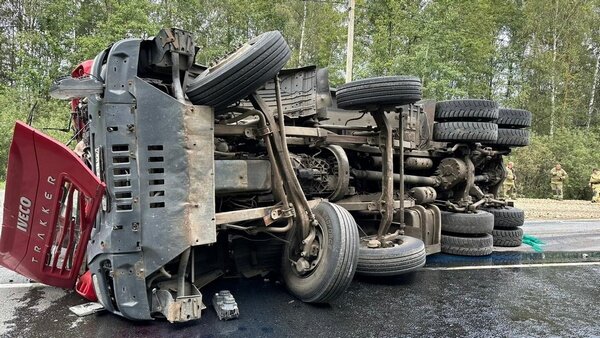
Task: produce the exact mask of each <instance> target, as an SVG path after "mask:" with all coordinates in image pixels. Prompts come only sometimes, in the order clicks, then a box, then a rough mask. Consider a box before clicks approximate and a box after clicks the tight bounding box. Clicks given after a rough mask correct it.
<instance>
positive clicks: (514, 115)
mask: <svg viewBox="0 0 600 338" xmlns="http://www.w3.org/2000/svg"><path fill="white" fill-rule="evenodd" d="M496 124H498V127H499V128H527V127H531V112H530V111H527V110H524V109H512V108H500V110H499V111H498V120H496Z"/></svg>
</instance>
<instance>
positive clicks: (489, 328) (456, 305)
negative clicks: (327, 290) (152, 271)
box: [0, 192, 600, 338]
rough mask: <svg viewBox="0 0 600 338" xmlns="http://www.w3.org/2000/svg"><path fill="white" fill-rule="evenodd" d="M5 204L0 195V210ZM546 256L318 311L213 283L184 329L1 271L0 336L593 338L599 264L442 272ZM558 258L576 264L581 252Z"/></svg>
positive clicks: (387, 283)
mask: <svg viewBox="0 0 600 338" xmlns="http://www.w3.org/2000/svg"><path fill="white" fill-rule="evenodd" d="M2 197H3V194H2V193H1V192H0V205H1V204H2V200H1V199H2ZM1 212H2V211H1V210H0V217H1ZM586 226H593V225H589V224H588V225H586ZM596 226H599V225H598V224H597V222H596ZM524 228H525V229H527V225H526V226H525V227H524ZM534 230H535V228H532V231H534ZM534 232H535V231H534ZM596 232H597V231H595V230H594V231H593V233H594V234H595V233H596ZM553 236H554V235H553ZM582 237H583V236H582ZM587 237H588V238H590V237H589V236H587ZM592 242H595V243H594V244H596V246H597V245H598V244H597V242H596V241H592ZM549 244H551V243H549ZM590 254H591V253H590ZM547 256H550V255H548V254H545V255H537V254H528V253H513V252H508V253H497V254H494V255H493V256H491V257H487V258H481V259H472V260H469V259H464V258H463V259H458V258H453V257H456V256H445V255H437V256H430V257H428V265H429V266H433V267H431V268H426V269H424V270H422V271H419V272H416V273H415V274H413V275H411V276H407V277H404V278H398V279H383V280H365V279H357V280H355V281H354V282H353V283H352V285H351V286H350V288H349V290H348V292H347V293H346V294H345V295H344V296H343V297H342V298H340V299H339V300H337V301H336V302H334V303H333V304H331V305H322V306H315V305H309V304H304V303H302V302H300V301H298V300H297V299H295V298H294V297H292V296H291V295H290V294H288V293H287V292H286V290H285V288H284V287H283V286H282V285H281V284H280V283H278V282H277V281H265V280H263V279H251V280H241V279H240V280H238V279H229V280H220V281H217V282H216V283H214V284H212V285H209V286H208V287H207V288H205V289H203V290H202V292H203V294H204V297H205V303H206V304H207V305H208V308H207V309H206V310H204V312H203V317H202V318H201V319H200V320H198V321H194V322H191V323H187V324H183V325H181V324H180V325H174V324H169V323H167V322H165V321H154V322H130V321H128V320H125V319H123V318H120V317H118V316H115V315H112V314H109V313H101V314H96V315H91V316H87V317H81V318H80V317H77V316H75V315H74V314H72V313H71V312H70V311H69V309H68V307H69V306H73V305H79V304H82V303H84V302H85V301H84V300H83V299H82V298H80V297H79V296H78V295H77V294H76V293H74V292H72V291H65V290H61V289H57V288H53V287H46V286H29V285H27V283H26V282H27V280H26V279H24V278H22V277H19V276H16V275H15V274H13V273H11V272H8V271H6V270H5V269H2V268H0V300H1V301H0V337H61V338H62V337H78V338H80V337H102V338H104V337H110V336H115V337H221V336H232V337H288V336H302V337H310V336H315V337H348V336H356V337H395V336H407V337H422V336H433V337H459V336H460V337H493V336H497V337H507V336H510V337H532V336H535V337H546V336H561V337H568V336H572V337H591V336H600V317H599V316H598V311H597V304H600V265H592V264H594V263H591V264H589V263H585V262H584V263H581V264H582V265H575V266H552V265H550V266H538V267H516V268H494V269H487V268H482V269H476V270H448V269H446V268H444V266H449V265H459V266H461V265H462V266H464V265H468V266H472V265H488V266H489V265H491V264H495V265H498V264H518V263H522V262H527V261H528V260H533V261H534V262H547V261H549V259H548V257H547ZM555 258H556V259H559V260H560V261H565V260H566V261H582V259H581V253H576V254H575V255H574V256H572V257H565V255H564V254H561V255H558V256H556V257H555ZM596 258H598V257H596ZM595 260H600V259H595ZM528 263H531V262H528ZM575 264H578V263H575ZM435 266H438V267H440V266H441V267H442V268H441V270H438V268H436V267H435ZM221 289H229V290H231V291H232V293H233V295H234V296H235V297H236V300H237V302H238V305H239V308H240V312H241V315H240V318H239V319H237V320H232V321H228V322H221V321H219V320H218V319H217V317H216V314H215V313H214V311H213V310H212V307H211V306H210V295H212V293H213V292H216V291H218V290H221Z"/></svg>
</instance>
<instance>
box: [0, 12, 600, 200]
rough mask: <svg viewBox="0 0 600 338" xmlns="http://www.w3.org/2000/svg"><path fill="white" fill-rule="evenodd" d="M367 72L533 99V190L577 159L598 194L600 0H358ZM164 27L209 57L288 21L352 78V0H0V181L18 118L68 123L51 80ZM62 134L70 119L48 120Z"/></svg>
mask: <svg viewBox="0 0 600 338" xmlns="http://www.w3.org/2000/svg"><path fill="white" fill-rule="evenodd" d="M355 20H356V22H355V39H354V66H353V71H354V79H360V78H365V77H371V76H382V75H400V74H406V75H416V76H418V77H420V78H421V80H422V82H423V90H424V97H425V98H428V99H436V100H445V99H456V98H482V99H492V100H496V101H498V102H499V103H500V104H501V106H504V107H513V108H523V109H527V110H530V111H531V112H532V113H533V126H532V128H531V130H532V132H533V137H532V142H531V145H530V146H529V147H527V148H522V149H519V150H517V151H515V152H514V153H513V154H512V155H511V157H510V159H511V160H512V161H514V162H515V167H516V173H517V178H518V181H517V184H518V186H519V188H520V193H521V194H523V195H525V196H528V197H547V196H549V195H550V187H549V171H550V169H551V168H552V166H553V165H554V164H555V163H556V162H560V163H562V165H563V168H565V170H566V171H567V172H568V173H569V176H570V178H569V181H568V182H567V188H566V197H567V198H577V199H584V198H589V196H590V191H589V188H588V187H587V182H588V180H589V176H590V173H591V170H592V168H593V167H600V117H599V114H598V111H599V108H600V98H599V97H598V96H599V95H600V93H598V92H599V91H600V90H599V86H600V85H599V83H598V82H599V80H598V77H599V76H600V75H599V68H600V34H599V32H600V0H356V7H355ZM161 27H178V28H183V29H185V30H188V31H191V32H193V33H194V34H195V36H196V42H197V44H198V46H199V47H200V52H199V54H198V56H197V61H198V62H199V63H203V64H209V63H210V62H211V61H212V60H214V59H216V58H218V57H219V56H221V55H223V54H225V53H227V52H228V51H231V50H233V49H234V48H235V47H236V46H237V45H238V44H240V43H243V42H244V41H246V40H247V39H249V38H251V37H253V36H256V35H258V34H260V33H262V32H265V31H268V30H280V31H281V32H282V33H283V35H284V36H285V38H286V40H287V42H288V44H289V45H290V47H291V48H292V51H293V56H292V58H291V60H290V61H289V62H288V64H287V67H297V66H303V65H309V64H316V65H317V66H319V67H328V68H329V69H330V80H331V83H332V86H333V87H335V86H337V85H340V84H342V83H343V82H344V75H345V74H344V71H345V58H346V38H347V35H346V34H347V27H348V3H347V2H346V1H344V0H331V1H329V0H308V1H302V0H246V1H244V0H216V1H215V0H3V1H2V2H1V3H0V31H1V33H2V34H0V182H1V181H3V180H4V179H5V177H6V176H5V175H6V172H5V170H6V162H7V156H8V148H9V144H10V140H11V138H12V128H13V125H14V121H15V120H26V119H27V116H28V114H29V112H30V111H32V109H33V110H34V111H35V119H34V121H33V125H34V126H35V127H37V128H66V127H67V125H68V119H69V106H68V103H67V102H64V101H57V100H53V99H50V98H49V96H48V88H49V86H50V84H51V83H52V81H53V80H54V79H56V78H58V77H60V76H63V75H66V74H69V73H70V71H71V69H72V68H73V67H74V66H75V65H77V64H78V63H79V62H81V61H83V60H86V59H91V58H93V57H94V56H95V55H96V54H97V53H99V52H100V51H101V50H103V49H104V48H106V47H107V46H108V45H109V44H110V43H112V42H115V41H117V40H120V39H122V38H128V37H144V38H146V37H149V36H152V35H153V34H155V33H156V32H158V30H159V29H160V28H161ZM46 131H47V132H48V133H49V134H51V135H52V136H54V137H56V138H59V139H61V140H67V139H68V138H69V135H68V133H64V132H60V131H56V130H49V129H46Z"/></svg>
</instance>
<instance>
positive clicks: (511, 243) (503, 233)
mask: <svg viewBox="0 0 600 338" xmlns="http://www.w3.org/2000/svg"><path fill="white" fill-rule="evenodd" d="M492 236H494V246H502V247H515V246H520V245H521V244H522V243H523V229H521V228H516V229H511V230H499V229H494V232H492Z"/></svg>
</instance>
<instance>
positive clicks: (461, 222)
mask: <svg viewBox="0 0 600 338" xmlns="http://www.w3.org/2000/svg"><path fill="white" fill-rule="evenodd" d="M492 230H494V216H493V215H492V214H490V213H489V212H485V211H480V210H477V211H476V212H475V213H472V214H467V213H462V212H448V211H442V231H446V232H452V233H456V234H491V233H492Z"/></svg>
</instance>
